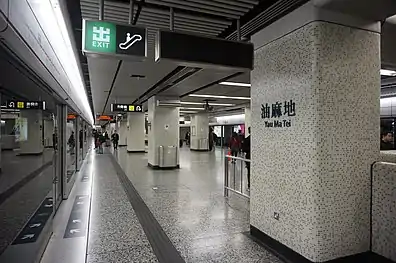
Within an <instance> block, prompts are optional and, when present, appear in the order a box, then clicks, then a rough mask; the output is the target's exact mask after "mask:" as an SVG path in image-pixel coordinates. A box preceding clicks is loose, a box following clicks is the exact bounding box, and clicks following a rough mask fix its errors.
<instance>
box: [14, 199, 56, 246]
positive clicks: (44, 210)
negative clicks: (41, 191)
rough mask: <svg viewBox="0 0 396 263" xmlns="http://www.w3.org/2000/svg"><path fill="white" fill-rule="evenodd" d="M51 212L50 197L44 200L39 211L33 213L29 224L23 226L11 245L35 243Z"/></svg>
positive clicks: (51, 202)
mask: <svg viewBox="0 0 396 263" xmlns="http://www.w3.org/2000/svg"><path fill="white" fill-rule="evenodd" d="M52 212H53V200H52V198H51V197H48V198H46V199H44V201H43V202H42V203H41V205H40V207H39V209H37V211H36V212H35V213H34V215H33V216H32V218H30V220H29V222H28V223H27V224H26V225H25V227H24V228H23V229H22V231H21V232H20V233H19V235H18V236H17V238H16V239H15V240H14V242H13V243H12V244H13V245H18V244H26V243H33V242H36V240H37V238H38V237H39V236H40V234H41V231H43V228H44V226H45V224H46V223H47V221H48V219H49V218H50V216H51V215H52Z"/></svg>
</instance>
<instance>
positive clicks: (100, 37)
mask: <svg viewBox="0 0 396 263" xmlns="http://www.w3.org/2000/svg"><path fill="white" fill-rule="evenodd" d="M82 37H83V52H85V53H87V54H90V53H93V54H105V55H106V54H107V55H113V56H114V55H116V56H133V57H146V56H147V30H146V29H145V28H141V27H135V26H130V25H121V24H115V23H112V22H107V21H96V20H84V21H83V35H82Z"/></svg>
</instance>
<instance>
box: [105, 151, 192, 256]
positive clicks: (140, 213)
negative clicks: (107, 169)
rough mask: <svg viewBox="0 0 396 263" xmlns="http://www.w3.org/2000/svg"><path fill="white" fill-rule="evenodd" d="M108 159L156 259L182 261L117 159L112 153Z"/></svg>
mask: <svg viewBox="0 0 396 263" xmlns="http://www.w3.org/2000/svg"><path fill="white" fill-rule="evenodd" d="M110 159H111V161H112V163H113V166H114V168H115V170H116V173H117V176H118V179H119V180H120V182H121V185H122V187H123V188H124V191H125V193H126V195H127V196H128V200H129V202H130V203H131V205H132V208H133V209H134V211H135V214H136V216H137V218H138V219H139V222H140V224H141V225H142V228H143V230H144V233H145V234H146V236H147V239H148V241H149V242H150V244H151V247H152V248H153V251H154V253H155V255H156V257H157V259H158V261H159V262H160V263H184V262H185V261H184V259H183V258H182V257H181V256H180V253H179V252H178V251H177V249H176V248H175V246H174V245H173V244H172V241H170V239H169V237H168V236H167V235H166V233H165V231H164V230H163V229H162V227H161V225H160V224H159V223H158V221H157V220H156V219H155V217H154V215H153V214H152V213H151V211H150V209H149V208H148V207H147V205H146V204H145V203H144V201H143V199H142V197H141V196H140V195H139V193H138V192H137V190H136V189H135V187H134V186H133V184H132V182H131V181H130V180H129V179H128V177H127V175H126V174H125V173H124V171H123V170H122V168H121V166H120V165H119V164H118V162H117V160H116V159H115V158H114V156H112V155H111V157H110Z"/></svg>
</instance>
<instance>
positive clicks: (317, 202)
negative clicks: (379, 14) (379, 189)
mask: <svg viewBox="0 0 396 263" xmlns="http://www.w3.org/2000/svg"><path fill="white" fill-rule="evenodd" d="M298 19H300V20H301V21H300V20H298ZM337 19H341V20H337ZM300 22H301V23H300ZM349 22H350V24H349ZM360 22H361V20H359V19H356V20H354V18H351V17H346V16H345V15H336V14H332V13H331V12H328V11H325V10H317V9H316V8H315V7H314V6H312V4H311V3H309V4H307V5H305V6H303V7H301V8H300V9H299V10H296V11H294V12H293V13H291V14H289V15H288V16H286V17H285V18H282V19H281V20H279V21H278V22H276V23H274V24H273V25H271V26H270V27H268V28H266V29H264V30H263V31H262V32H259V33H258V34H257V35H255V36H253V38H252V40H253V42H254V44H255V69H254V70H253V71H252V73H251V79H252V87H251V98H252V136H251V138H252V142H251V150H252V168H251V169H252V179H251V180H252V181H251V200H250V208H251V211H250V224H251V227H252V228H251V230H252V233H253V234H254V235H256V236H258V237H270V238H272V239H274V240H276V241H277V242H279V243H280V244H281V245H284V247H285V248H287V249H290V250H293V251H294V252H296V253H298V254H300V255H302V256H303V257H305V258H307V259H309V260H310V261H312V262H325V261H330V260H334V259H337V258H341V257H345V256H350V255H355V254H359V253H362V252H367V251H369V249H370V247H369V245H370V167H371V164H372V163H373V162H374V161H376V160H378V159H377V158H378V156H379V127H380V124H379V120H380V115H379V98H380V65H381V62H380V48H379V47H380V34H379V25H378V23H375V22H373V21H368V22H367V23H360ZM363 24H364V25H367V27H358V25H363ZM282 30H283V31H284V32H282ZM280 33H283V35H279V34H280Z"/></svg>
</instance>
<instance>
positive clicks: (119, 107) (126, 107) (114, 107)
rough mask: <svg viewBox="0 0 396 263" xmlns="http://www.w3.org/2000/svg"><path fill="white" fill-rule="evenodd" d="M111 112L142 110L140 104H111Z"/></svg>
mask: <svg viewBox="0 0 396 263" xmlns="http://www.w3.org/2000/svg"><path fill="white" fill-rule="evenodd" d="M111 111H112V112H143V107H142V105H135V104H111Z"/></svg>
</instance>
